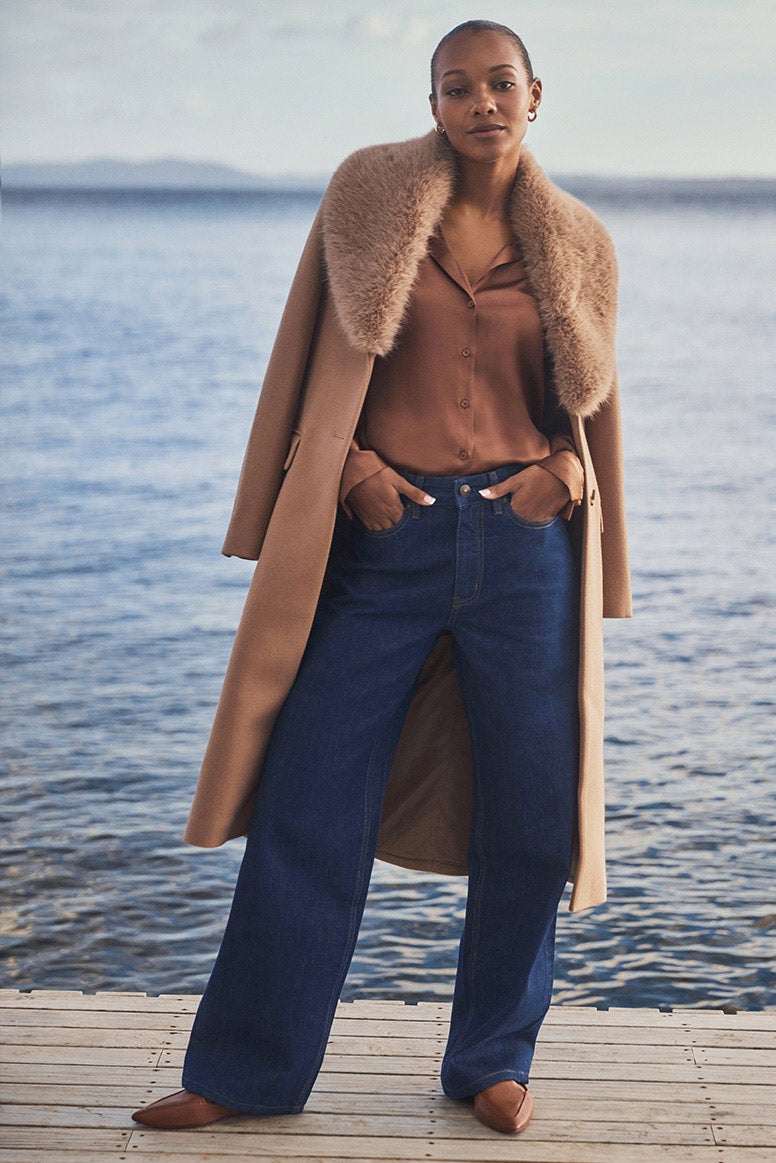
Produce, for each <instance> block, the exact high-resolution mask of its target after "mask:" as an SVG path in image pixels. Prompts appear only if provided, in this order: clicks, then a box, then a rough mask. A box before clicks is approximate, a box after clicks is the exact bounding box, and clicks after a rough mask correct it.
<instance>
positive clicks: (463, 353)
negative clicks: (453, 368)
mask: <svg viewBox="0 0 776 1163" xmlns="http://www.w3.org/2000/svg"><path fill="white" fill-rule="evenodd" d="M461 355H471V352H470V351H469V348H468V347H462V348H461Z"/></svg>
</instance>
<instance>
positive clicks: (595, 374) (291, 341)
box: [132, 21, 631, 1132]
mask: <svg viewBox="0 0 776 1163" xmlns="http://www.w3.org/2000/svg"><path fill="white" fill-rule="evenodd" d="M431 77H432V93H431V96H430V101H431V111H432V115H433V117H434V121H435V126H434V129H433V130H431V131H429V133H428V134H426V135H424V136H423V137H421V138H415V139H410V140H409V141H405V142H398V143H392V144H390V145H380V146H372V147H368V148H366V149H362V150H357V151H356V152H355V153H354V154H351V155H350V156H349V157H348V158H346V159H345V161H344V162H343V163H342V164H341V165H340V166H339V167H338V169H337V170H336V171H335V173H334V175H333V176H332V179H331V182H330V183H329V186H328V187H327V190H326V193H325V194H324V197H323V200H322V202H321V206H320V207H319V210H318V213H317V214H316V217H315V221H314V223H313V227H312V230H311V232H310V237H309V239H308V242H307V245H306V247H305V250H304V252H303V255H302V258H301V260H300V263H299V268H298V270H297V273H296V276H295V279H294V283H293V286H292V288H291V292H290V295H289V299H288V302H287V305H286V309H285V311H284V314H283V319H282V320H281V324H280V328H279V331H278V336H277V339H276V342H275V345H274V347H273V351H272V355H271V357H270V361H269V366H268V369H267V374H266V377H265V380H264V383H263V386H262V391H261V396H260V399H259V403H258V406H257V410H256V417H255V420H254V425H253V428H252V431H251V434H250V438H249V441H248V448H247V451H246V454H245V459H244V462H243V469H242V473H241V476H240V482H239V485H238V490H237V498H236V500H235V506H234V511H233V514H232V519H231V522H230V526H229V530H228V532H227V537H226V541H225V543H224V546H223V550H222V551H223V552H224V553H225V554H226V555H227V556H228V555H232V554H236V555H239V556H242V557H245V558H248V559H252V560H256V561H257V567H256V570H255V573H254V577H253V580H252V583H251V587H250V590H249V593H248V596H247V600H246V604H245V609H244V612H243V615H242V618H241V620H240V626H239V628H238V631H237V635H236V638H235V643H234V647H233V650H232V655H231V658H230V661H229V667H228V669H227V674H226V677H225V680H224V687H223V691H222V695H221V699H220V701H219V706H218V710H217V713H216V717H215V721H214V724H213V729H212V731H211V736H210V740H209V743H208V748H207V751H206V754H205V759H204V762H203V767H202V771H201V773H200V779H199V783H198V786H197V792H196V795H195V798H194V803H193V805H192V809H191V815H190V818H189V822H188V826H187V829H186V833H185V837H184V838H185V839H186V840H187V841H188V842H189V843H192V844H196V845H199V846H202V847H210V846H214V845H218V844H222V843H224V841H225V840H227V839H229V838H230V837H233V836H239V835H243V834H246V835H247V843H246V848H245V854H244V857H243V861H242V864H241V868H240V873H239V876H238V881H237V886H236V889H235V896H234V901H233V904H232V908H231V912H230V915H229V920H228V923H227V926H226V931H225V933H224V938H223V941H222V944H221V948H220V950H219V954H218V957H217V959H216V963H215V966H214V968H213V972H212V974H211V977H210V980H209V981H208V985H207V988H206V990H205V994H204V996H203V998H202V1001H201V1003H200V1006H199V1009H198V1011H197V1014H196V1017H195V1021H194V1025H193V1029H192V1033H191V1038H190V1041H189V1045H188V1049H187V1052H186V1058H185V1062H184V1068H183V1078H182V1082H183V1086H184V1089H183V1090H180V1091H178V1092H176V1093H175V1094H173V1095H170V1096H167V1097H165V1098H163V1099H160V1100H158V1101H157V1102H155V1103H152V1104H150V1106H147V1107H145V1108H142V1109H141V1110H139V1111H136V1112H135V1113H134V1114H133V1116H132V1117H133V1118H134V1119H135V1120H136V1121H138V1122H143V1123H146V1124H147V1125H151V1126H156V1127H184V1126H195V1125H202V1124H205V1123H210V1122H214V1121H216V1120H217V1119H220V1118H224V1117H226V1116H227V1115H230V1114H234V1113H237V1112H248V1113H253V1114H277V1113H292V1112H299V1111H301V1110H302V1109H303V1108H304V1105H305V1102H306V1099H307V1097H308V1096H309V1093H310V1090H311V1089H312V1086H313V1084H314V1081H315V1078H316V1076H317V1073H318V1071H319V1069H320V1065H321V1062H322V1059H323V1055H324V1052H325V1049H326V1044H327V1039H328V1036H329V1031H330V1028H331V1023H332V1020H333V1017H334V1012H335V1008H336V1005H337V1001H338V999H339V995H340V991H341V988H342V985H343V982H344V979H345V975H346V973H347V970H348V966H349V964H350V960H351V957H352V953H353V948H354V945H355V941H356V938H357V935H358V929H359V925H360V920H361V916H362V911H363V907H364V902H365V898H366V893H367V888H368V884H369V878H370V873H371V868H372V864H373V860H374V858H375V855H377V856H378V857H380V858H381V859H384V860H387V861H389V862H393V863H395V864H399V865H404V866H406V867H410V868H419V869H427V870H432V871H438V872H446V873H450V874H466V873H468V875H469V885H468V896H467V908H466V921H465V925H464V931H463V934H462V938H461V944H460V950H459V961H458V971H457V976H456V982H455V992H454V998H453V1008H452V1016H451V1024H450V1033H449V1038H448V1042H447V1047H446V1051H445V1055H444V1059H443V1063H442V1071H441V1074H442V1085H443V1088H444V1091H445V1093H446V1094H447V1095H449V1096H450V1097H451V1098H455V1099H467V1100H470V1101H471V1100H472V1099H473V1102H474V1114H475V1115H476V1117H477V1118H479V1119H480V1120H481V1121H482V1122H484V1123H486V1124H487V1125H489V1126H491V1127H494V1128H495V1129H497V1130H500V1131H504V1132H514V1131H518V1130H520V1129H522V1128H523V1127H524V1126H525V1125H526V1124H527V1123H528V1121H529V1119H530V1117H531V1114H532V1110H533V1099H532V1096H531V1095H530V1094H529V1093H528V1089H527V1084H528V1078H529V1071H530V1065H531V1061H532V1057H533V1052H534V1046H535V1042H536V1037H537V1035H538V1031H539V1028H540V1026H541V1023H542V1020H543V1018H544V1016H545V1014H546V1012H547V1009H548V1008H549V1004H550V997H551V992H552V980H553V959H554V940H555V922H556V915H557V907H558V903H559V900H560V898H561V895H562V892H563V889H564V887H565V884H566V882H567V881H569V880H570V881H572V882H573V885H574V888H573V892H572V896H571V901H570V905H569V907H570V909H571V910H572V911H579V910H580V909H584V908H589V907H591V906H593V905H595V904H599V903H601V902H602V901H604V900H605V899H606V876H605V862H604V836H603V823H604V820H603V817H604V811H603V807H604V801H603V763H602V739H603V675H602V665H603V663H602V646H601V630H602V625H601V618H602V617H628V616H630V612H631V611H630V586H629V572H628V561H627V549H626V542H625V527H624V512H623V493H622V451H621V442H620V414H619V395H618V385H617V372H616V366H615V359H614V335H615V314H616V281H617V271H616V260H615V258H614V253H613V248H612V244H611V240H610V238H609V235H608V233H607V232H606V230H605V229H604V227H603V226H602V224H601V223H600V222H599V221H598V219H597V218H596V217H595V216H594V215H593V214H592V212H591V211H590V210H589V209H588V208H587V207H586V206H584V205H583V204H582V203H581V202H579V201H578V200H577V199H575V198H572V197H571V196H570V195H569V194H567V193H565V192H564V191H562V190H560V189H559V188H558V187H557V186H555V185H554V184H553V183H552V182H551V181H550V180H549V179H548V178H547V176H546V175H545V174H544V173H543V171H542V170H541V168H540V167H539V166H538V164H537V163H536V162H535V161H534V159H533V158H532V156H531V155H530V153H528V151H527V150H525V149H524V147H523V146H522V140H523V137H524V135H525V132H526V129H527V125H528V122H529V121H532V120H533V119H534V118H535V116H536V110H537V109H538V106H539V103H540V100H541V82H540V80H539V79H538V78H536V77H534V76H533V70H532V67H531V62H530V59H529V57H528V54H527V52H526V50H525V47H524V46H523V44H522V41H521V40H520V39H519V37H517V36H516V34H515V33H514V32H512V31H511V30H510V29H508V28H505V27H504V26H503V25H496V24H493V23H492V22H488V21H468V22H466V23H465V24H463V25H459V26H458V27H456V28H454V29H453V30H452V31H451V32H450V33H448V34H447V35H446V36H445V37H444V38H443V39H442V41H441V42H440V44H439V45H438V47H437V49H436V51H435V53H434V56H433V58H432V62H431Z"/></svg>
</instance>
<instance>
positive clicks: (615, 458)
mask: <svg viewBox="0 0 776 1163" xmlns="http://www.w3.org/2000/svg"><path fill="white" fill-rule="evenodd" d="M585 435H586V437H587V442H588V446H589V448H590V456H591V459H592V461H593V468H594V470H595V476H596V480H597V482H598V487H599V489H600V491H601V497H600V503H601V517H602V522H603V527H602V532H601V554H602V564H603V616H604V618H630V617H632V615H633V606H632V597H631V579H630V567H629V564H628V539H627V531H626V528H625V485H624V474H623V451H622V416H621V406H620V387H619V382H618V378H617V373H616V371H615V375H614V382H613V385H612V388H611V390H610V392H609V394H608V396H607V398H606V400H605V401H604V403H603V404H602V405H601V407H600V408H599V409H598V411H597V412H594V413H593V415H592V416H590V417H588V418H587V419H586V420H585Z"/></svg>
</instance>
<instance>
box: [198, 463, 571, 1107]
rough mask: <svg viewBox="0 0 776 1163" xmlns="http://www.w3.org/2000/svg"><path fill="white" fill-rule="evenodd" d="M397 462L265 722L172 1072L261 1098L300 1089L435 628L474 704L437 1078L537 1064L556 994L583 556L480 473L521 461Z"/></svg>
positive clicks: (231, 1098) (330, 1012) (459, 1078)
mask: <svg viewBox="0 0 776 1163" xmlns="http://www.w3.org/2000/svg"><path fill="white" fill-rule="evenodd" d="M522 467H524V466H522V465H520V464H508V465H502V466H501V467H500V468H498V469H494V470H492V471H489V472H481V473H473V474H469V475H468V476H456V477H453V476H422V475H420V474H418V473H405V472H402V476H404V477H405V478H406V479H407V480H408V481H410V482H411V483H412V484H415V485H419V486H420V487H421V488H422V489H423V490H424V491H425V492H428V493H429V494H430V495H431V496H433V497H436V503H435V504H434V505H432V506H424V505H420V504H418V503H417V502H415V501H411V500H409V499H408V498H407V497H402V502H403V505H404V512H403V515H402V517H401V518H400V520H399V521H398V523H397V524H395V525H393V526H392V527H391V528H389V529H381V530H374V531H373V530H370V529H368V528H367V527H366V525H364V524H363V522H362V521H361V520H360V519H359V518H358V517H357V516H354V518H353V520H352V521H351V522H350V523H349V525H350V538H349V543H348V545H347V548H346V550H345V552H343V553H341V554H339V555H338V556H337V558H336V559H333V560H332V561H330V565H329V573H328V574H327V577H329V578H330V583H331V584H330V585H329V586H327V587H326V590H325V591H323V592H324V593H325V596H322V597H321V598H320V599H319V602H318V606H317V609H316V613H315V617H314V620H313V623H312V627H311V631H310V636H309V639H308V642H307V645H306V648H305V652H304V654H303V656H302V660H301V663H300V666H299V670H298V672H297V675H296V678H295V680H294V683H293V686H292V687H291V690H290V691H289V693H288V695H287V697H286V699H285V701H284V703H283V706H282V708H281V710H280V713H279V714H278V716H277V718H276V720H275V724H274V727H273V730H272V734H271V737H270V741H269V744H268V747H267V751H266V754H265V758H264V765H263V770H262V777H261V781H260V784H259V789H258V792H257V796H256V801H255V807H254V811H253V815H252V818H251V823H250V827H249V833H248V838H247V842H246V846H245V853H244V856H243V860H242V864H241V866H240V871H239V875H238V878H237V885H236V888H235V894H234V900H233V902H232V907H231V910H230V914H229V918H228V922H227V925H226V930H225V933H224V937H223V941H222V943H221V947H220V950H219V952H218V956H217V958H216V962H215V965H214V968H213V971H212V974H211V976H210V979H209V981H208V983H207V987H206V989H205V992H204V995H203V997H202V1000H201V1002H200V1005H199V1008H198V1010H197V1013H196V1015H195V1020H194V1025H193V1028H192V1031H191V1038H190V1041H189V1044H188V1049H187V1051H186V1057H185V1061H184V1066H183V1078H182V1085H183V1086H184V1087H186V1088H187V1089H188V1090H191V1091H194V1092H195V1093H197V1094H202V1095H204V1096H205V1097H207V1098H209V1099H211V1100H212V1101H214V1102H219V1103H223V1104H225V1105H227V1106H230V1107H233V1108H235V1109H236V1110H240V1111H246V1112H249V1113H253V1114H270V1113H292V1112H299V1111H301V1110H302V1109H303V1108H304V1105H305V1102H306V1100H307V1098H308V1096H309V1094H310V1091H311V1090H312V1087H313V1084H314V1082H315V1079H316V1076H317V1074H318V1071H319V1069H320V1066H321V1063H322V1060H323V1056H324V1052H325V1050H326V1045H327V1041H328V1037H329V1032H330V1029H331V1024H332V1021H333V1018H334V1012H335V1009H336V1006H337V1002H338V1000H339V996H340V992H341V990H342V986H343V984H344V981H345V977H346V974H347V971H348V967H349V965H350V961H351V958H352V955H353V950H354V947H355V943H356V938H357V936H358V931H359V926H360V923H361V917H362V913H363V909H364V904H365V900H366V895H367V889H368V886H369V880H370V875H371V871H372V865H373V862H374V853H375V849H376V844H377V835H378V831H379V826H380V818H381V812H382V804H383V797H384V793H385V786H386V782H387V778H388V774H389V770H390V766H391V762H392V759H393V756H394V753H395V750H396V747H397V744H398V740H399V735H400V733H401V729H402V726H403V722H404V717H405V714H406V712H407V708H408V706H409V704H410V701H411V699H412V695H413V693H414V691H415V689H416V685H417V681H418V678H419V675H420V672H421V670H422V668H423V664H424V662H425V660H426V658H427V656H428V654H429V652H430V650H431V648H432V646H433V644H434V641H435V640H436V638H437V637H438V635H439V634H440V633H441V632H442V631H444V630H449V631H450V632H451V633H452V650H453V657H454V661H455V666H456V673H457V677H458V680H459V685H460V690H461V695H462V699H463V703H464V707H465V711H466V716H467V721H468V724H469V730H470V738H471V744H472V759H473V775H474V784H473V803H472V808H473V819H472V830H471V837H470V843H469V850H468V858H469V878H468V889H467V902H466V919H465V923H464V927H463V932H462V936H461V941H460V947H459V954H458V965H457V974H456V979H455V990H454V996H453V1005H452V1015H451V1022H450V1030H449V1037H448V1041H447V1046H446V1050H445V1054H444V1058H443V1062H442V1068H441V1081H442V1086H443V1089H444V1091H445V1093H446V1094H448V1095H449V1096H450V1097H452V1098H463V1097H464V1096H467V1095H471V1094H475V1093H476V1092H477V1091H479V1090H482V1089H484V1088H485V1087H486V1086H491V1085H492V1084H493V1083H495V1082H498V1081H500V1080H502V1079H505V1078H514V1079H516V1080H518V1081H520V1082H527V1081H528V1075H529V1070H530V1066H531V1061H532V1058H533V1053H534V1046H535V1042H536V1037H537V1034H538V1032H539V1027H540V1025H541V1023H542V1021H543V1019H544V1017H545V1015H546V1012H547V1010H548V1009H549V1005H550V997H551V993H552V984H553V970H554V956H555V922H556V918H557V909H558V904H559V902H560V898H561V896H562V894H563V890H564V887H565V884H566V881H567V879H568V875H569V872H570V867H571V856H572V840H573V831H574V826H575V812H576V778H577V760H578V746H579V744H578V730H579V721H578V709H577V659H578V630H577V618H578V601H577V593H578V577H577V573H576V567H575V562H574V557H573V552H572V547H571V540H570V537H569V530H568V527H567V523H566V521H565V520H564V519H563V518H562V517H561V516H557V517H555V518H553V519H552V520H550V521H545V522H540V523H530V522H525V521H523V520H522V519H521V518H520V517H518V516H517V515H516V514H515V513H514V511H513V510H512V509H511V508H510V506H509V496H507V497H505V498H500V499H496V500H490V501H488V500H485V498H483V497H481V496H480V495H479V493H478V492H477V490H478V489H479V488H482V487H484V486H485V485H487V484H493V483H495V482H497V481H501V480H504V479H505V478H506V477H507V476H511V475H512V474H513V473H515V472H518V471H520V469H521V468H522Z"/></svg>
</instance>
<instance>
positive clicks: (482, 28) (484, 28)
mask: <svg viewBox="0 0 776 1163" xmlns="http://www.w3.org/2000/svg"><path fill="white" fill-rule="evenodd" d="M462 32H500V33H502V34H503V35H504V36H508V37H509V39H510V40H511V41H512V42H513V43H514V44H515V45H516V46H517V50H518V52H519V53H520V56H521V58H522V61H523V65H524V66H525V71H526V73H527V74H528V80H529V82H530V81H532V80H533V79H534V75H533V66H532V64H531V58H530V57H529V55H528V49H527V48H526V47H525V45H524V44H523V42H522V40H521V39H520V37H519V36H518V35H517V33H516V32H513V31H512V29H511V28H507V26H506V24H497V23H496V21H495V20H465V21H464V22H463V24H456V26H455V28H451V29H450V31H449V32H446V33H445V35H444V36H443V37H442V39H441V40H440V42H439V44H438V45H437V46H436V48H435V49H434V53H433V55H432V57H431V92H432V94H433V96H434V99H436V95H437V91H436V85H435V84H434V69H435V68H436V64H437V61H438V59H439V54H440V52H441V50H442V49H443V48H444V46H445V45H446V44H448V43H449V42H450V41H451V40H452V39H453V37H456V36H460V34H461V33H462Z"/></svg>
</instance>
